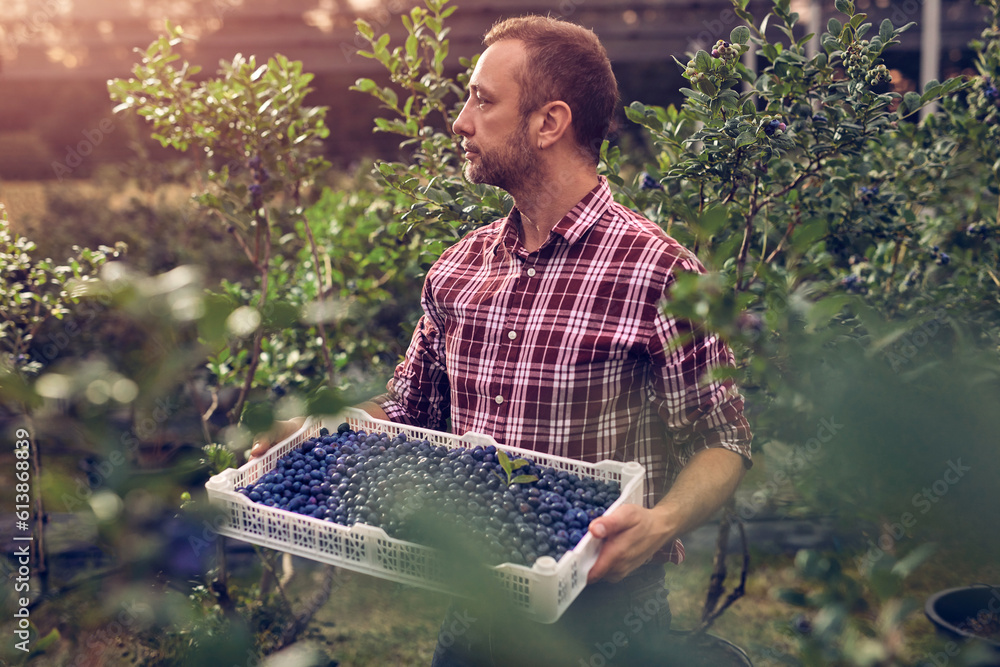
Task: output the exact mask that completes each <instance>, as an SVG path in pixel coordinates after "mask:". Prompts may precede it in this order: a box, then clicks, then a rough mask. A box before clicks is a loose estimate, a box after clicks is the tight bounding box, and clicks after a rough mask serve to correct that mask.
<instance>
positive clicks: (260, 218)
mask: <svg viewBox="0 0 1000 667" xmlns="http://www.w3.org/2000/svg"><path fill="white" fill-rule="evenodd" d="M255 250H256V252H255V253H254V254H255V255H256V256H257V257H258V258H260V257H261V255H262V254H263V258H262V259H261V261H259V262H258V263H257V270H258V271H260V301H258V303H257V307H258V309H259V310H261V311H263V310H264V306H265V305H266V304H267V289H268V273H269V269H270V268H271V224H270V221H269V220H268V219H267V216H266V215H261V214H260V212H259V211H258V213H257V247H256V249H255ZM262 325H263V323H262ZM263 341H264V329H263V326H260V327H258V328H257V331H256V332H255V333H254V336H253V346H252V347H251V349H250V366H249V367H248V368H247V374H246V377H245V378H244V379H243V386H242V387H240V394H239V398H237V399H236V404H235V405H234V406H233V409H232V411H231V412H230V413H229V418H230V421H231V422H232V423H234V424H236V423H239V420H240V417H241V415H242V414H243V406H244V404H246V400H247V396H248V395H249V394H250V389H251V388H252V387H253V381H254V376H255V375H256V374H257V365H258V364H259V363H260V350H261V347H262V344H263Z"/></svg>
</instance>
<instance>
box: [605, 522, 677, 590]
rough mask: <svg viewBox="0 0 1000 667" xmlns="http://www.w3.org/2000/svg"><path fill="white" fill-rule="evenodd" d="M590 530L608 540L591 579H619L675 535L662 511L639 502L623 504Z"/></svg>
mask: <svg viewBox="0 0 1000 667" xmlns="http://www.w3.org/2000/svg"><path fill="white" fill-rule="evenodd" d="M589 530H590V534H591V535H593V536H594V537H598V538H601V539H603V540H604V544H603V545H601V550H600V552H599V553H598V554H597V562H595V563H594V566H593V567H592V568H590V574H589V575H587V583H588V584H592V583H594V582H595V581H597V580H599V579H606V580H607V581H610V582H618V581H621V580H622V579H623V578H625V576H626V575H628V574H629V573H630V572H632V571H633V570H635V569H636V568H638V567H639V566H640V565H642V564H643V563H645V562H646V561H648V560H649V559H650V558H652V557H653V554H654V553H656V552H657V550H659V548H660V547H661V546H663V545H664V544H666V542H667V540H668V539H671V538H672V537H673V535H671V533H670V531H669V529H668V528H667V523H666V521H665V520H664V518H663V516H662V512H658V511H657V510H656V509H646V508H644V507H641V506H639V505H622V506H621V507H619V508H618V509H616V510H615V511H614V512H613V513H612V514H609V515H607V516H602V517H598V518H597V519H594V520H593V521H591V522H590V529H589Z"/></svg>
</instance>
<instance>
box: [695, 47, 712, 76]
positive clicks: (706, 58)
mask: <svg viewBox="0 0 1000 667" xmlns="http://www.w3.org/2000/svg"><path fill="white" fill-rule="evenodd" d="M694 66H695V68H697V69H698V70H701V71H706V70H708V69H710V68H711V67H712V56H710V55H708V52H707V51H705V50H704V49H698V53H696V54H694Z"/></svg>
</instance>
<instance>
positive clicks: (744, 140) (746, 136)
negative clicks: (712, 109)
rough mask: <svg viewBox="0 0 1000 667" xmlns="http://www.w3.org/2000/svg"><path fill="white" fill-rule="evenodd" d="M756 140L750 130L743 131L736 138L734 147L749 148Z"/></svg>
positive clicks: (755, 136)
mask: <svg viewBox="0 0 1000 667" xmlns="http://www.w3.org/2000/svg"><path fill="white" fill-rule="evenodd" d="M756 140H757V135H756V134H754V133H753V132H751V131H750V130H744V131H743V132H740V136H738V137H736V147H737V148H743V147H744V146H749V145H750V144H752V143H753V142H754V141H756Z"/></svg>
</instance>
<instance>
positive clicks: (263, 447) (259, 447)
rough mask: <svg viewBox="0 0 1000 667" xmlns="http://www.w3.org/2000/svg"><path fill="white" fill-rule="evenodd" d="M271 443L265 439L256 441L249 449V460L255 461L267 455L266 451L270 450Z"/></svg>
mask: <svg viewBox="0 0 1000 667" xmlns="http://www.w3.org/2000/svg"><path fill="white" fill-rule="evenodd" d="M271 444H272V443H271V442H270V441H269V440H266V439H261V440H258V441H257V442H255V443H253V447H252V448H251V449H250V458H252V459H255V458H257V457H258V456H263V455H264V454H266V453H267V450H269V449H270V448H271Z"/></svg>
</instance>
